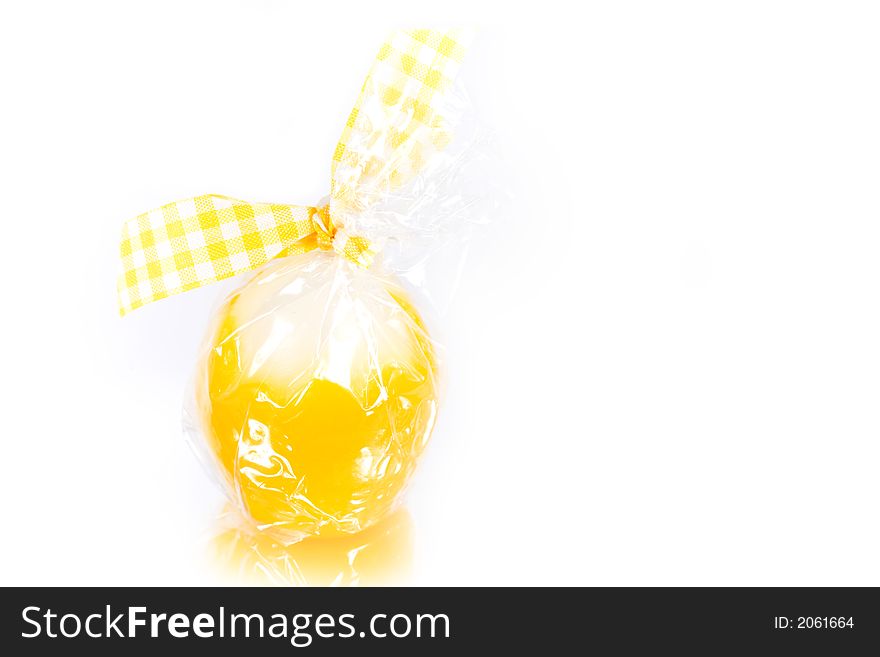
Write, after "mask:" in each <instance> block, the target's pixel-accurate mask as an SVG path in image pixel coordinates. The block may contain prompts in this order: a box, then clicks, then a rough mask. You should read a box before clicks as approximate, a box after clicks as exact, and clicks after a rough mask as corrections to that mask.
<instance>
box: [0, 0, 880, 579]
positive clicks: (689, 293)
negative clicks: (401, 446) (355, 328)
mask: <svg viewBox="0 0 880 657" xmlns="http://www.w3.org/2000/svg"><path fill="white" fill-rule="evenodd" d="M414 4H415V3H412V2H411V1H401V2H383V1H378V0H374V1H372V2H361V3H351V6H344V5H343V4H341V3H338V2H310V3H294V2H281V1H272V2H270V1H260V2H255V1H250V2H245V1H244V0H240V1H231V0H224V1H221V2H218V1H216V0H215V1H211V2H208V1H199V2H170V1H158V0H151V1H150V2H139V3H132V2H129V3H119V2H109V1H108V2H95V1H83V2H76V3H72V2H63V1H58V2H28V3H23V2H22V3H5V4H4V5H3V8H2V9H0V62H2V64H0V67H2V68H0V75H2V80H0V82H2V86H0V185H2V206H0V207H2V218H0V280H2V281H3V282H2V286H3V287H2V300H0V301H2V306H0V348H2V352H0V373H2V374H0V411H2V412H0V426H2V441H3V444H4V446H5V447H4V449H3V464H2V476H0V504H2V522H3V539H2V547H0V550H2V559H0V582H2V583H3V584H117V585H134V584H178V583H181V584H182V583H205V582H207V583H211V582H213V581H216V580H215V579H214V577H215V576H214V575H213V574H212V572H211V571H209V570H208V569H207V568H206V567H205V563H204V537H205V536H206V535H210V533H211V529H212V523H213V522H214V518H215V516H216V514H217V512H218V510H219V509H220V507H221V497H220V495H219V494H218V493H217V492H216V491H215V490H214V488H213V487H212V484H211V483H210V482H209V480H208V479H207V478H206V476H205V475H204V474H203V473H202V470H201V468H200V466H199V465H198V463H197V461H196V459H195V458H194V457H193V455H192V454H191V453H190V451H189V448H188V447H187V445H186V444H185V442H184V441H183V440H182V438H181V432H180V428H179V421H180V404H181V398H182V395H183V391H184V388H185V384H186V382H187V379H188V377H189V375H190V371H191V367H192V365H193V362H194V357H195V353H196V349H197V347H198V343H199V339H200V337H201V335H202V331H203V330H204V327H205V325H206V322H207V318H208V314H209V312H210V309H211V307H212V304H213V303H214V302H215V300H216V298H217V296H218V295H219V294H220V293H221V292H222V290H223V289H225V288H224V287H223V286H217V287H214V288H209V289H203V290H198V291H195V292H191V293H188V294H186V295H182V296H180V297H177V298H174V299H170V300H167V301H164V302H161V303H158V304H156V305H154V306H151V307H147V308H145V309H143V310H141V311H139V312H137V313H135V314H133V315H131V316H130V317H128V318H126V319H124V320H120V319H119V318H118V317H117V314H116V306H115V273H116V266H117V265H116V248H117V240H118V236H119V230H120V227H121V224H122V222H123V220H125V219H127V218H129V217H131V216H134V215H136V214H139V213H141V212H143V211H145V210H149V209H152V208H154V207H157V206H159V205H161V204H163V203H165V202H168V201H170V200H174V199H178V198H183V197H187V196H193V195H196V194H201V193H209V192H210V193H221V194H227V195H230V196H234V197H238V198H244V199H252V200H272V201H278V202H300V203H308V202H312V201H314V200H316V199H318V198H320V197H321V196H323V195H324V194H326V192H327V185H328V171H329V160H330V155H331V153H332V150H333V147H334V145H335V143H336V139H337V138H338V134H339V132H340V130H341V127H342V124H343V122H344V120H345V118H346V116H347V114H348V112H349V110H350V108H351V105H352V103H353V100H354V98H355V96H356V93H357V91H358V89H359V88H360V84H361V82H362V80H363V77H364V75H365V73H366V70H367V68H368V67H369V64H370V62H371V61H372V58H373V56H374V53H375V51H376V48H377V47H378V45H379V43H381V41H382V39H383V38H384V36H385V34H386V32H387V31H388V30H389V28H392V27H397V26H407V25H428V26H434V25H438V24H439V25H443V24H446V23H450V22H451V23H457V22H471V23H475V24H477V25H478V26H480V27H481V28H482V32H481V35H480V38H479V40H478V41H477V43H476V44H475V46H474V48H473V49H472V51H471V53H470V55H469V60H468V63H467V66H466V67H465V69H464V71H463V77H464V81H465V84H466V86H467V88H468V89H469V91H470V93H471V96H472V98H473V101H474V105H475V108H476V111H477V113H478V114H479V116H480V117H481V119H482V121H483V122H485V123H486V124H487V125H489V126H491V127H492V129H493V130H494V132H495V137H496V141H497V143H498V148H499V152H500V153H501V154H502V155H501V161H502V163H503V166H500V167H499V177H502V178H503V179H504V182H503V185H504V186H505V187H506V188H507V189H509V190H510V191H511V199H512V201H511V203H510V204H509V205H510V207H509V208H508V209H507V210H506V211H505V212H504V213H503V214H502V215H501V216H498V217H496V220H495V223H494V224H493V225H492V226H491V227H489V228H488V229H487V230H485V231H484V232H483V233H482V234H481V235H480V237H479V239H478V241H477V242H476V243H475V244H474V248H473V249H472V252H471V253H470V257H469V260H468V262H467V266H466V270H465V278H464V280H465V285H464V286H463V287H462V288H461V289H460V290H459V291H458V294H457V296H456V297H455V299H454V302H453V305H452V307H451V309H450V312H449V314H448V315H447V316H446V318H445V320H444V324H443V326H442V334H443V339H444V342H445V343H446V344H447V346H448V354H449V359H450V368H451V369H450V372H451V380H450V385H449V394H448V397H447V400H446V401H447V403H446V406H445V408H444V411H443V413H444V415H443V420H442V423H441V425H440V427H439V429H438V431H437V433H436V434H435V437H434V442H433V444H432V447H431V449H430V450H429V454H428V457H427V459H426V461H425V462H424V464H423V467H422V468H421V471H420V472H419V474H418V477H417V482H416V484H415V486H414V488H413V490H412V491H411V494H410V497H409V503H408V508H409V510H410V513H411V514H412V517H413V522H414V524H415V528H416V529H415V552H414V555H413V559H414V564H415V566H414V568H415V571H414V574H413V579H412V581H413V582H416V583H429V584H459V583H460V584H522V583H525V584H587V585H594V584H607V585H635V584H674V585H684V584H696V585H708V584H728V585H740V584H761V585H782V584H789V585H807V584H818V585H830V584H838V585H859V584H873V585H878V584H880V560H878V559H877V555H878V553H880V529H878V523H877V517H878V513H877V509H878V503H880V478H878V476H877V472H878V459H880V447H878V445H880V440H878V439H880V308H878V298H880V295H878V292H880V257H878V252H880V223H878V222H880V212H878V211H880V187H878V181H880V119H878V117H880V87H878V84H877V81H878V69H880V40H878V39H877V34H878V31H880V15H878V12H877V10H876V5H874V4H873V3H869V2H864V3H855V2H736V3H734V2H730V3H717V2H716V3H703V2H666V3H653V2H614V3H612V2H607V3H571V2H542V3H539V4H537V5H535V4H529V5H528V7H527V8H520V6H519V5H518V4H517V3H512V2H485V3H479V2H443V3H433V4H435V5H437V7H438V9H435V10H433V11H429V10H424V11H420V10H418V9H414V8H413V5H414ZM661 4H662V6H660V5H661ZM575 7H579V9H577V10H576V9H575ZM576 11H577V13H575V12H576ZM502 169H503V171H502ZM438 330H441V328H438Z"/></svg>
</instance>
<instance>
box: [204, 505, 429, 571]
mask: <svg viewBox="0 0 880 657" xmlns="http://www.w3.org/2000/svg"><path fill="white" fill-rule="evenodd" d="M221 524H222V525H223V526H224V527H223V528H222V530H221V531H220V532H219V533H218V534H217V535H216V536H215V537H214V538H213V539H212V541H211V544H210V549H211V552H212V556H213V557H214V563H215V564H216V565H217V566H218V567H219V569H220V571H221V573H222V574H224V575H226V576H228V577H230V578H231V580H232V582H231V583H238V584H275V585H296V586H331V585H334V586H354V585H363V586H383V585H389V584H402V583H405V581H406V580H407V578H408V577H409V574H410V570H411V567H412V551H413V542H412V522H411V520H410V517H409V513H407V511H406V510H405V509H399V510H397V511H395V512H394V513H392V514H391V515H389V516H386V517H385V518H384V519H383V520H381V521H379V522H378V523H376V524H375V525H373V526H372V527H370V528H369V529H365V530H364V531H362V532H358V533H356V534H344V535H338V536H330V537H324V536H310V537H308V538H305V539H303V540H302V541H300V542H298V543H293V544H290V545H288V544H286V543H285V542H284V541H283V540H282V539H280V538H279V537H278V536H277V535H275V534H274V533H273V532H271V531H265V530H262V531H261V530H259V529H257V528H256V527H254V526H253V524H252V523H249V522H247V521H244V520H243V519H242V518H241V517H240V516H237V514H235V513H234V512H228V513H226V514H224V516H223V517H222V518H221Z"/></svg>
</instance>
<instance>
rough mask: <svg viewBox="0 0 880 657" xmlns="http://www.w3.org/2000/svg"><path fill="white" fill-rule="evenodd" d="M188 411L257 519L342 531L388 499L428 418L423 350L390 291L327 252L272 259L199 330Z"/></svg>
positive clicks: (375, 513) (400, 294)
mask: <svg viewBox="0 0 880 657" xmlns="http://www.w3.org/2000/svg"><path fill="white" fill-rule="evenodd" d="M205 347H206V348H205V350H204V353H203V355H202V359H201V362H200V363H199V365H198V368H197V375H196V381H195V396H196V405H197V409H196V414H197V415H196V417H197V418H198V421H199V424H200V426H201V428H202V429H203V431H204V436H205V441H206V442H207V445H208V447H209V451H210V453H211V454H212V455H213V456H214V458H215V459H216V462H217V464H218V465H219V466H220V471H221V473H222V475H223V478H224V480H225V482H226V484H227V485H228V486H229V488H230V489H231V491H232V493H233V495H234V498H235V499H236V500H237V501H238V502H239V504H240V505H241V508H242V509H243V510H244V511H245V512H246V513H247V514H248V515H249V516H250V517H252V518H253V519H254V520H255V521H256V522H257V523H258V524H259V525H261V526H273V527H277V528H283V529H285V530H289V531H291V532H296V533H302V534H318V533H328V532H332V531H342V532H355V531H358V530H360V529H363V528H366V527H368V526H370V525H372V524H373V523H374V522H376V521H377V520H379V519H380V518H382V517H383V516H385V515H386V514H387V513H388V512H389V511H390V510H391V509H392V508H393V507H394V505H395V503H396V502H397V500H398V496H399V494H400V492H401V491H402V490H403V488H404V487H405V485H406V483H407V482H408V480H409V478H410V476H411V475H412V473H413V471H414V469H415V466H416V462H417V460H418V458H419V456H420V455H421V453H422V451H423V450H424V448H425V445H426V444H427V442H428V440H429V439H430V437H431V431H432V429H433V428H434V422H435V419H436V416H437V395H438V381H437V376H438V372H437V357H436V353H435V348H434V345H433V344H432V342H431V339H430V337H429V336H428V333H427V331H426V329H425V325H424V323H423V322H422V319H421V318H420V316H419V314H418V312H417V311H416V310H415V308H414V306H413V304H412V303H411V301H410V300H409V298H408V295H407V293H406V292H405V291H404V289H403V288H402V287H401V286H400V285H399V284H398V283H397V282H396V281H395V280H394V279H393V278H391V277H389V276H380V275H377V274H376V273H374V272H372V271H368V270H367V269H364V268H363V267H360V266H358V265H355V264H352V263H351V262H349V261H347V260H345V259H344V258H340V257H338V256H337V255H336V254H334V253H329V252H324V251H312V252H310V253H305V254H301V255H298V256H293V257H290V258H284V259H279V260H277V261H274V262H272V263H270V264H269V265H267V266H266V267H264V268H263V269H262V270H261V271H260V272H259V273H258V274H257V275H256V276H254V277H253V278H252V279H251V280H249V281H248V282H247V283H245V284H244V285H243V286H242V287H240V288H239V289H238V290H236V291H235V292H234V293H233V294H231V295H230V296H229V297H228V298H227V299H226V301H225V303H224V304H223V305H222V307H221V308H220V310H219V311H218V312H217V314H216V316H215V318H214V320H213V323H212V326H211V328H210V330H209V333H208V337H207V339H206V343H205Z"/></svg>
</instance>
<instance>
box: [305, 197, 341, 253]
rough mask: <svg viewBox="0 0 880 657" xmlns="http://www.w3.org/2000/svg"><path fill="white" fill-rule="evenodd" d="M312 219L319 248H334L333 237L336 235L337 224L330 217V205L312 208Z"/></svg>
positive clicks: (328, 249) (324, 249) (325, 249)
mask: <svg viewBox="0 0 880 657" xmlns="http://www.w3.org/2000/svg"><path fill="white" fill-rule="evenodd" d="M310 219H311V221H312V228H313V229H314V231H315V236H316V237H317V242H318V248H319V249H321V250H322V251H330V250H331V249H332V248H333V239H334V238H335V237H336V226H335V225H334V223H333V220H332V219H331V218H330V208H329V206H327V205H322V206H321V207H318V208H312V214H311V217H310Z"/></svg>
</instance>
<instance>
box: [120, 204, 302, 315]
mask: <svg viewBox="0 0 880 657" xmlns="http://www.w3.org/2000/svg"><path fill="white" fill-rule="evenodd" d="M314 212H315V208H312V207H309V206H301V205H282V204H276V203H248V202H247V201H240V200H238V199H234V198H230V197H228V196H217V195H213V194H208V195H204V196H196V197H195V198H189V199H185V200H182V201H175V202H174V203H168V204H167V205H163V206H162V207H160V208H157V209H155V210H152V211H151V212H146V213H144V214H142V215H139V216H137V217H135V218H133V219H130V220H129V221H127V222H126V223H125V224H124V225H123V229H122V242H121V244H120V256H121V258H122V271H121V273H120V275H119V280H118V283H117V289H118V296H119V313H120V315H126V314H128V313H129V312H131V311H132V310H135V309H136V308H140V307H141V306H144V305H146V304H148V303H151V302H153V301H158V300H159V299H164V298H166V297H169V296H172V295H174V294H179V293H181V292H186V291H187V290H192V289H195V288H197V287H202V286H203V285H208V284H211V283H215V282H217V281H220V280H223V279H225V278H229V277H231V276H235V275H237V274H241V273H243V272H247V271H251V270H253V269H256V268H257V267H260V266H261V265H263V264H265V263H266V262H268V261H269V260H271V259H273V258H276V257H278V256H279V255H293V254H294V253H303V252H306V251H310V250H312V249H314V248H316V243H315V240H314V239H313V238H314V229H313V226H312V221H311V216H312V214H313V213H314Z"/></svg>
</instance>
